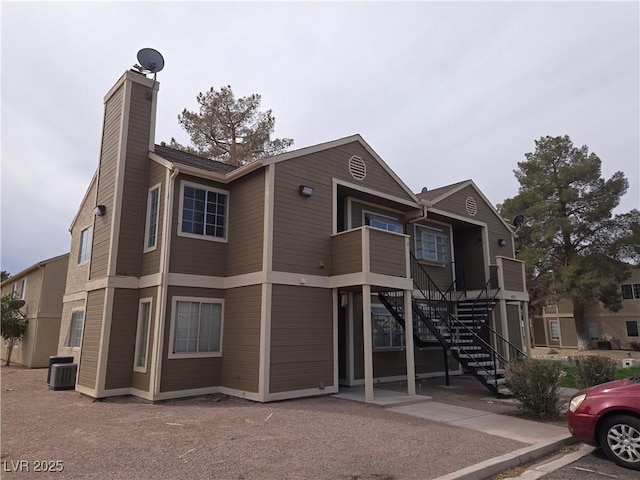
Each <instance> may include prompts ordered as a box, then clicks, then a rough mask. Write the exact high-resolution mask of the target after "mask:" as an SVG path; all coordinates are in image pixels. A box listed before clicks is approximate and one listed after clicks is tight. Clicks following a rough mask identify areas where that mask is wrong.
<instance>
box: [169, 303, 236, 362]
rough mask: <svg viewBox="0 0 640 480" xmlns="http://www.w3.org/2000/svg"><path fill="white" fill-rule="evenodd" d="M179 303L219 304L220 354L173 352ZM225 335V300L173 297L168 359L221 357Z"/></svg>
mask: <svg viewBox="0 0 640 480" xmlns="http://www.w3.org/2000/svg"><path fill="white" fill-rule="evenodd" d="M178 302H198V303H217V304H219V305H220V351H219V352H201V353H196V352H189V353H175V352H174V351H173V348H174V346H173V342H174V340H175V331H176V313H177V304H178ZM223 333H224V299H222V298H209V297H172V298H171V325H170V328H169V347H168V354H167V358H170V359H173V358H204V357H221V356H222V340H223Z"/></svg>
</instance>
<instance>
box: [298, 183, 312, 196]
mask: <svg viewBox="0 0 640 480" xmlns="http://www.w3.org/2000/svg"><path fill="white" fill-rule="evenodd" d="M313 190H314V188H313V187H310V186H309V185H300V188H298V193H299V194H300V195H302V196H303V197H310V196H311V195H313Z"/></svg>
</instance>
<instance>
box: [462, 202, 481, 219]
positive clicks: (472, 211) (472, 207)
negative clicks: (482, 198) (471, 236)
mask: <svg viewBox="0 0 640 480" xmlns="http://www.w3.org/2000/svg"><path fill="white" fill-rule="evenodd" d="M464 206H465V207H466V209H467V213H468V214H469V215H471V216H472V217H475V216H476V213H478V206H477V205H476V201H475V199H474V198H473V197H467V199H466V200H465V201H464Z"/></svg>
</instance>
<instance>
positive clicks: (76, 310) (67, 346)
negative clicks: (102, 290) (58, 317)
mask: <svg viewBox="0 0 640 480" xmlns="http://www.w3.org/2000/svg"><path fill="white" fill-rule="evenodd" d="M77 312H82V328H81V329H80V345H78V346H74V345H70V344H71V327H72V326H73V314H74V313H77ZM85 316H86V312H85V309H84V308H74V309H73V310H71V316H70V317H69V328H68V329H67V338H66V341H65V342H64V347H65V348H73V349H74V350H80V349H81V348H82V337H83V336H84V322H85Z"/></svg>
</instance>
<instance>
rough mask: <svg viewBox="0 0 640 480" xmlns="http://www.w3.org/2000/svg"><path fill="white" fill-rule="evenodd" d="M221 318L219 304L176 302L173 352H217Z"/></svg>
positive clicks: (218, 349)
mask: <svg viewBox="0 0 640 480" xmlns="http://www.w3.org/2000/svg"><path fill="white" fill-rule="evenodd" d="M221 316H222V306H221V305H220V304H219V303H199V302H177V305H176V321H175V333H174V337H175V341H174V352H175V353H200V352H219V351H220V329H221Z"/></svg>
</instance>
